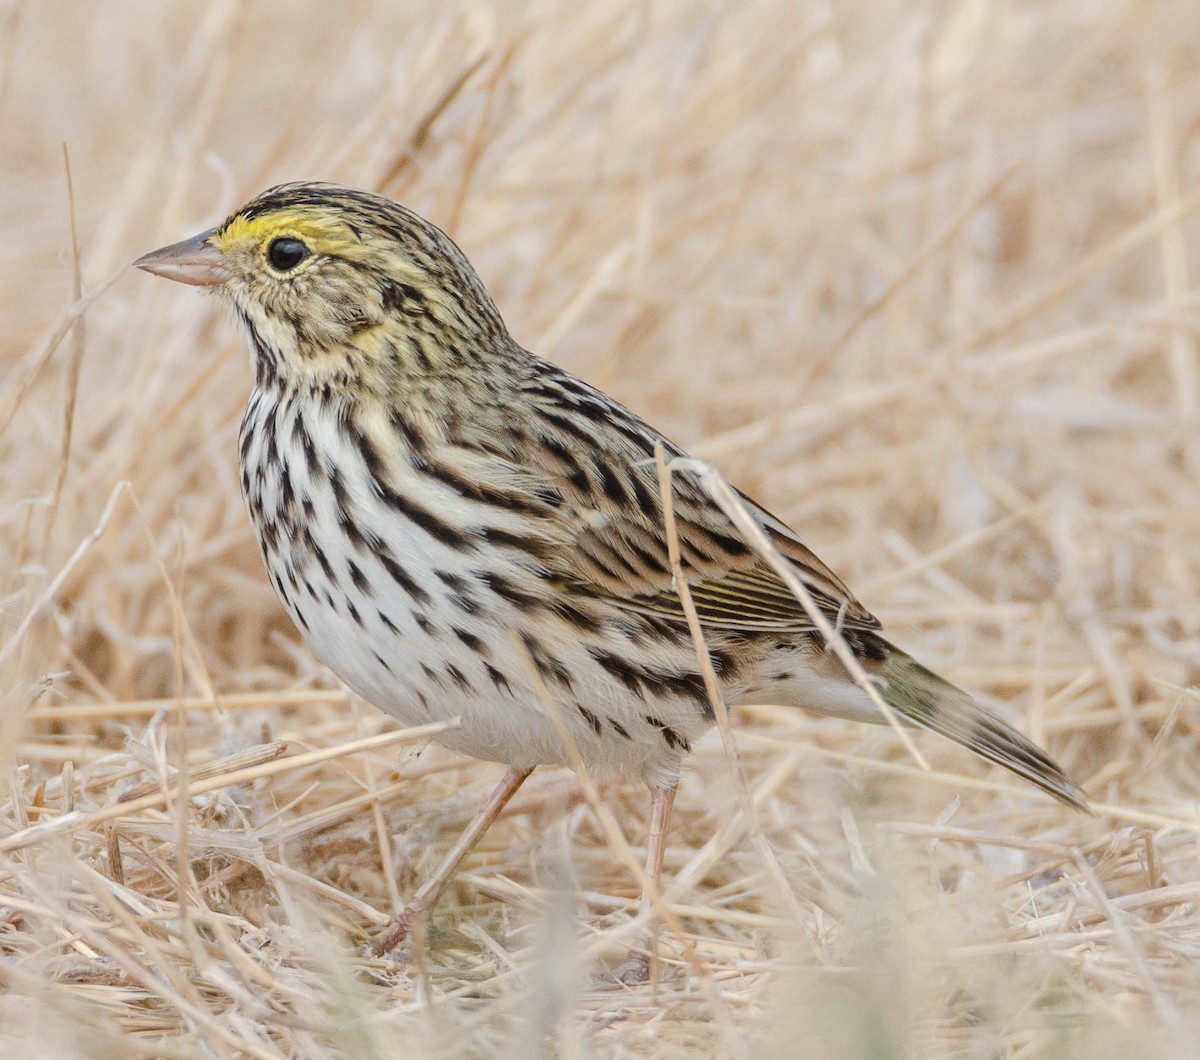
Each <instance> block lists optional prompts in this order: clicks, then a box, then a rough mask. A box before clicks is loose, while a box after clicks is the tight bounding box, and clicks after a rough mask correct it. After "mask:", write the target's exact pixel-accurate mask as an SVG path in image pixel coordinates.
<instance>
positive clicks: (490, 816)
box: [371, 769, 662, 956]
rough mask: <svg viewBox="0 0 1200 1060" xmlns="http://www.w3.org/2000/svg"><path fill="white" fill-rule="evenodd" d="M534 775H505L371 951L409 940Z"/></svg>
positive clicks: (521, 772)
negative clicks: (518, 791)
mask: <svg viewBox="0 0 1200 1060" xmlns="http://www.w3.org/2000/svg"><path fill="white" fill-rule="evenodd" d="M532 772H533V770H532V769H509V771H508V772H507V773H505V774H504V778H503V779H502V780H501V781H500V783H499V784H497V785H496V789H495V790H494V791H493V792H492V794H491V795H490V796H489V798H488V801H487V802H486V803H485V804H484V807H483V809H482V810H480V811H479V813H478V814H477V815H476V816H475V818H474V820H472V821H471V823H470V824H469V825H467V827H466V830H465V831H464V832H463V834H462V835H461V836H460V837H459V840H458V842H457V843H455V844H454V846H453V847H451V848H450V852H449V853H448V854H447V855H446V856H445V858H443V859H442V863H441V864H440V865H439V866H438V867H437V871H435V872H434V874H433V875H432V876H430V877H429V879H428V880H426V881H425V883H424V884H422V886H421V889H420V890H419V891H417V893H416V894H414V895H413V898H412V901H411V902H409V903H408V905H407V906H406V907H405V909H404V912H402V913H401V914H400V915H399V916H398V917H396V919H395V920H394V921H393V922H392V923H391V924H390V925H389V926H388V927H386V928H384V929H383V931H381V932H380V933H379V934H378V935H376V936H375V937H374V938H373V939H372V940H371V950H372V951H373V952H374V953H375V955H376V956H382V955H383V954H385V953H390V952H391V951H392V950H394V949H395V948H396V947H397V946H399V945H400V943H402V942H403V941H404V940H405V939H406V938H408V935H409V932H411V931H412V928H413V925H414V924H416V923H417V922H418V921H419V920H420V919H421V918H422V917H424V916H425V915H426V914H427V913H428V912H429V910H430V909H432V908H433V907H434V905H436V904H437V900H438V898H440V897H441V894H442V891H443V890H445V887H446V884H447V883H449V882H450V880H451V878H452V877H453V876H454V872H455V870H456V869H457V868H458V865H459V862H461V861H462V859H463V858H465V857H466V856H467V854H469V853H470V852H471V849H472V848H473V847H474V846H475V844H476V843H478V842H479V840H480V839H481V838H482V836H483V833H484V832H486V831H487V830H488V828H490V827H491V824H492V822H493V821H494V820H495V819H496V818H497V817H499V816H500V811H501V810H503V809H504V807H505V805H506V804H507V802H508V800H509V799H511V798H512V797H513V796H514V795H515V794H516V793H517V789H518V788H519V787H520V786H521V785H522V784H524V783H525V778H526V777H528V776H529V774H530V773H532ZM661 864H662V857H661V855H660V857H659V865H660V866H661Z"/></svg>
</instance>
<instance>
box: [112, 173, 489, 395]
mask: <svg viewBox="0 0 1200 1060" xmlns="http://www.w3.org/2000/svg"><path fill="white" fill-rule="evenodd" d="M134 265H135V266H137V267H138V268H140V269H145V270H146V271H147V272H152V273H154V274H156V275H158V276H164V277H166V278H168V279H172V280H177V281H179V282H181V283H187V284H194V285H198V286H205V287H212V288H214V289H216V290H218V291H219V292H220V293H221V294H223V295H224V296H225V297H226V298H227V299H228V300H229V302H230V303H231V304H232V305H233V307H234V310H235V311H236V313H237V315H238V317H239V319H240V320H241V322H242V325H243V327H244V329H245V331H246V334H247V338H248V340H249V342H250V346H251V350H252V353H253V355H254V358H255V361H256V367H257V373H258V376H259V380H260V383H263V382H266V381H269V380H271V379H276V380H279V381H282V382H286V383H299V384H301V385H304V384H306V383H307V384H311V385H325V384H327V383H328V382H329V381H331V380H333V381H337V380H338V379H340V378H347V379H353V380H355V381H358V382H368V383H370V382H374V381H376V380H381V379H383V380H386V379H389V378H390V377H399V376H408V377H420V376H423V375H434V374H440V373H443V372H451V371H456V370H462V369H463V368H464V367H465V366H466V365H468V364H469V363H470V362H471V360H472V359H473V358H474V356H475V354H476V352H477V351H479V350H481V349H482V350H488V351H490V350H494V349H495V348H496V347H497V346H501V347H503V346H506V345H507V344H508V343H509V342H510V341H511V340H509V339H508V335H507V332H506V330H505V328H504V324H503V322H502V321H501V319H500V315H499V313H498V312H497V310H496V307H495V305H494V304H493V303H492V300H491V298H490V297H489V296H488V294H487V291H486V290H485V289H484V287H483V284H482V283H481V282H480V280H479V278H478V276H477V275H476V273H475V270H474V269H473V268H472V267H471V265H470V263H469V262H468V261H467V259H466V257H464V255H463V253H462V252H461V251H460V250H459V249H458V247H457V246H455V245H454V243H453V241H451V239H450V238H449V237H448V236H447V235H446V234H445V233H443V232H442V231H441V230H440V229H438V228H436V227H435V226H434V225H432V224H430V223H429V222H428V221H426V220H424V219H423V218H421V217H419V216H418V215H417V214H415V213H413V212H412V211H411V210H408V209H406V208H405V207H403V206H399V205H397V204H396V203H394V202H392V201H391V200H390V199H386V198H383V197H382V196H379V195H374V194H371V193H370V192H364V191H357V190H355V189H352V188H345V187H342V186H340V185H337V184H317V183H296V184H281V185H279V186H278V187H275V188H271V189H270V190H268V191H265V192H263V193H262V194H261V195H259V196H258V197H257V198H254V199H252V200H251V201H250V202H248V203H246V205H245V206H243V207H241V208H240V209H239V210H237V211H235V212H234V213H233V214H232V215H231V216H230V217H229V218H228V219H227V220H226V221H225V222H224V223H222V224H220V225H218V226H217V227H216V228H211V229H209V230H208V231H206V232H201V233H200V234H199V235H196V236H193V237H192V238H190V239H185V240H183V241H182V242H179V243H174V244H172V245H171V246H168V247H163V248H162V249H161V250H156V251H153V252H151V253H149V254H146V255H145V256H143V257H141V258H139V259H138V260H137V261H135V262H134ZM347 373H348V374H347Z"/></svg>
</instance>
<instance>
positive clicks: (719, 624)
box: [524, 373, 879, 632]
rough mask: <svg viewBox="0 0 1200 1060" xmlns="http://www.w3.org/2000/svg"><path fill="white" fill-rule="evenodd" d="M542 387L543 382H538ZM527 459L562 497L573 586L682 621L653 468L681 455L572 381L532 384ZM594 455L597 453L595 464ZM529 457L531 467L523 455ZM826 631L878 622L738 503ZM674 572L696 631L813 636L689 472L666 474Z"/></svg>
mask: <svg viewBox="0 0 1200 1060" xmlns="http://www.w3.org/2000/svg"><path fill="white" fill-rule="evenodd" d="M543 379H544V376H543ZM537 396H538V397H539V400H538V402H537V403H536V404H537V407H538V409H539V413H540V414H539V415H538V416H536V417H535V421H534V422H535V430H536V431H537V433H538V435H540V436H541V437H540V438H539V440H538V442H539V444H536V445H535V446H533V448H534V449H535V450H536V452H537V454H538V455H537V456H536V457H535V458H534V459H535V460H536V461H537V462H538V463H540V464H541V467H540V469H539V470H540V471H541V472H542V476H543V481H546V480H549V481H550V482H552V483H553V484H554V488H555V490H556V491H557V492H558V494H559V495H560V497H561V498H562V504H561V506H560V508H559V510H558V512H557V514H556V516H555V518H556V519H557V520H558V521H559V531H560V532H559V533H558V534H556V535H555V536H556V537H557V538H558V540H559V542H560V543H561V545H560V548H558V549H557V550H556V557H555V563H554V566H555V567H556V568H557V572H558V573H560V574H561V576H562V577H563V578H564V581H565V582H566V583H567V585H568V586H569V587H574V588H575V589H576V590H577V591H580V592H584V593H587V594H594V595H600V596H603V597H605V598H606V599H607V600H609V601H610V602H612V603H615V604H617V605H618V606H620V607H624V608H627V609H629V610H631V611H637V612H642V613H652V614H656V615H660V616H663V617H664V618H666V619H668V620H675V621H679V622H683V621H684V620H685V615H684V611H683V606H682V604H681V603H680V600H679V595H678V593H677V592H676V590H675V588H674V586H673V585H672V583H671V567H670V561H669V558H668V550H667V534H666V527H665V524H664V519H663V508H662V501H661V495H660V491H659V486H658V471H657V467H656V466H655V463H654V447H655V443H656V442H661V443H662V444H663V445H664V446H665V448H666V453H667V457H668V458H670V457H673V456H682V455H684V454H683V452H682V451H681V450H680V449H679V448H678V447H677V446H675V445H674V444H672V443H671V442H668V441H667V440H666V439H664V438H662V436H661V435H659V434H658V433H657V432H656V431H654V430H653V428H651V427H649V426H648V425H647V424H646V423H645V422H644V421H642V420H641V419H640V418H639V417H637V416H636V415H635V414H634V413H632V412H630V411H628V410H627V409H625V408H623V407H621V406H620V405H617V404H616V403H614V402H612V401H611V399H609V398H607V397H605V396H604V395H602V394H600V393H599V392H598V391H596V390H593V389H592V388H591V387H589V386H587V385H586V384H584V383H581V382H580V381H579V380H577V379H575V378H574V377H572V376H568V375H566V373H563V374H562V375H559V376H557V378H555V379H554V380H552V381H551V383H550V384H549V385H547V384H545V383H544V382H543V383H539V384H538V395H537ZM601 454H602V455H601ZM524 455H525V459H526V461H527V462H528V461H529V453H528V451H526V453H525V454H524ZM742 499H743V500H744V501H745V502H746V504H747V506H748V507H749V508H750V510H751V511H752V512H753V513H754V514H755V516H756V517H757V518H758V519H759V521H760V523H761V525H762V526H763V528H764V529H765V530H766V532H767V534H768V536H769V537H770V538H771V540H772V542H773V543H774V544H775V546H776V547H777V548H778V549H779V550H780V552H781V553H782V554H783V555H784V557H785V558H786V559H788V560H789V561H790V562H791V564H792V566H793V568H794V569H795V571H796V573H797V574H798V575H799V576H800V578H801V579H802V580H803V582H804V584H805V585H806V586H807V588H808V590H809V592H810V593H811V594H812V596H813V598H814V600H815V601H816V603H817V605H818V606H819V607H820V608H821V610H822V611H823V612H824V613H825V614H826V616H827V617H828V618H829V619H830V621H831V622H833V623H835V625H840V626H841V627H842V628H848V629H876V628H878V627H879V621H878V620H877V619H876V618H875V617H874V616H873V615H872V614H871V613H870V612H869V611H867V610H866V608H864V607H863V606H862V604H860V603H859V602H858V601H857V600H856V599H855V598H854V597H853V596H852V595H851V594H850V591H849V590H848V589H847V588H846V586H845V585H844V584H843V583H842V581H841V580H840V579H839V578H838V577H837V575H836V574H834V573H833V571H831V570H830V569H829V568H828V567H827V566H826V565H825V564H824V563H822V562H821V560H820V559H818V558H817V556H816V555H815V554H814V553H813V552H812V551H811V550H810V549H809V548H807V547H806V546H805V545H804V543H803V542H802V541H801V540H800V539H799V538H798V537H797V536H796V535H795V534H794V533H793V532H792V531H791V530H790V529H789V528H788V527H787V526H786V525H785V524H784V523H783V522H782V521H780V520H779V519H776V518H775V517H774V516H772V515H771V514H770V513H769V512H767V511H766V510H765V509H763V508H761V507H760V506H759V505H757V504H756V503H754V502H753V501H751V500H750V499H749V498H746V497H744V496H742ZM672 508H673V510H674V513H675V525H676V533H677V535H678V539H679V548H680V556H681V565H682V568H683V572H684V576H685V578H686V579H687V582H688V585H689V587H690V589H691V595H692V600H693V601H694V603H695V605H696V611H697V614H698V615H699V618H700V621H701V622H702V623H703V624H705V625H707V626H710V627H713V628H722V629H730V630H764V631H771V630H773V631H779V632H799V631H805V630H811V629H812V628H813V624H812V620H811V619H810V618H809V616H808V614H807V613H806V612H805V610H804V608H803V606H802V605H801V604H800V602H799V601H798V600H797V599H796V597H795V596H794V595H793V594H792V592H791V591H790V590H789V589H788V588H787V586H786V585H785V584H784V583H783V582H782V581H781V580H780V579H779V578H778V577H777V576H776V574H775V573H774V571H772V570H771V568H770V567H769V566H768V565H767V564H766V563H765V562H763V560H761V559H760V558H759V556H758V555H757V553H755V552H754V550H753V549H752V548H751V547H750V546H749V545H748V544H746V542H744V541H743V540H742V538H741V537H740V536H739V534H738V532H737V530H736V529H735V528H734V527H733V526H732V525H731V523H730V522H729V520H728V519H727V518H726V516H725V514H724V513H723V512H722V511H721V510H720V509H719V508H718V507H717V506H716V504H715V503H714V502H713V501H712V499H711V498H710V497H709V496H708V494H707V493H706V492H705V491H704V489H703V487H702V486H701V485H700V483H699V481H698V480H697V478H696V477H695V476H694V475H692V474H690V473H688V472H676V473H674V474H673V475H672Z"/></svg>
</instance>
